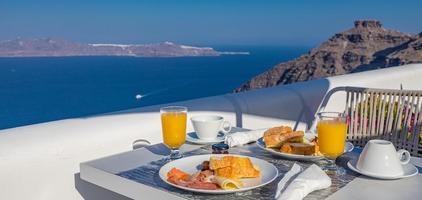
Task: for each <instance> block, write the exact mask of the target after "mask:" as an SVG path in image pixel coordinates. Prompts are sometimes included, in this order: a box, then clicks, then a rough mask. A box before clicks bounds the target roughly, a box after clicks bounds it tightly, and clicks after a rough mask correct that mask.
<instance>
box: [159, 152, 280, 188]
mask: <svg viewBox="0 0 422 200" xmlns="http://www.w3.org/2000/svg"><path fill="white" fill-rule="evenodd" d="M224 157H238V158H240V159H243V160H244V159H247V160H249V162H251V163H252V164H253V165H254V166H253V167H254V168H255V169H257V170H258V169H259V170H258V172H259V175H257V176H256V178H242V179H238V180H237V181H241V182H242V183H241V185H242V187H239V188H234V189H233V188H230V189H227V188H226V189H221V188H218V189H213V190H211V189H198V188H193V187H189V186H185V185H183V184H176V183H175V182H174V181H171V178H172V176H171V175H170V173H171V171H173V170H175V169H176V170H178V171H179V172H182V173H185V174H192V176H194V175H195V174H197V173H199V172H202V171H201V167H203V162H204V161H211V160H212V159H214V160H215V159H217V160H224ZM209 163H210V166H212V164H211V162H209ZM216 175H217V173H216ZM159 176H160V178H161V179H162V180H163V181H164V182H166V183H167V184H169V185H172V186H174V187H177V188H180V189H183V190H188V191H192V192H197V193H207V194H227V193H234V192H242V191H246V190H251V189H254V188H258V187H262V186H264V185H267V184H269V183H271V182H272V181H273V180H275V179H276V178H277V176H278V170H277V168H276V167H275V166H274V165H273V164H271V163H269V162H267V161H265V160H261V159H258V158H255V157H249V156H241V155H233V154H207V155H196V156H189V157H185V158H182V159H178V160H174V161H171V162H169V163H167V164H165V165H164V166H162V167H161V169H160V171H159ZM233 180H234V179H233ZM220 186H221V185H220Z"/></svg>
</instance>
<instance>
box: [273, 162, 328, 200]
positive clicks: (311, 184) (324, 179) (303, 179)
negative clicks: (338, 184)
mask: <svg viewBox="0 0 422 200" xmlns="http://www.w3.org/2000/svg"><path fill="white" fill-rule="evenodd" d="M292 168H293V167H292ZM283 179H284V177H283ZM283 179H282V181H283ZM330 186H331V179H330V177H328V176H327V174H326V173H325V172H324V171H322V169H321V168H319V167H318V166H317V165H315V164H312V165H311V166H309V167H308V168H307V169H306V170H305V171H303V172H302V173H300V174H299V175H298V176H297V177H296V178H295V179H294V180H293V181H292V182H291V183H290V185H288V186H287V188H286V190H284V192H283V193H281V195H280V196H279V197H277V196H276V198H277V200H300V199H303V198H305V197H306V195H308V194H309V193H311V192H313V191H315V190H320V189H325V188H328V187H330ZM282 189H283V188H279V187H278V188H277V191H278V190H282Z"/></svg>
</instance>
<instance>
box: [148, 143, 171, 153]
mask: <svg viewBox="0 0 422 200" xmlns="http://www.w3.org/2000/svg"><path fill="white" fill-rule="evenodd" d="M145 149H147V150H148V151H150V152H152V153H154V154H157V155H161V156H168V155H169V154H170V149H169V148H168V147H167V146H166V145H164V144H163V143H160V144H156V145H151V146H147V147H145Z"/></svg>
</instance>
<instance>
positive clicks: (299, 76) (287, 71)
mask: <svg viewBox="0 0 422 200" xmlns="http://www.w3.org/2000/svg"><path fill="white" fill-rule="evenodd" d="M418 62H422V33H421V34H419V35H411V34H406V33H401V32H398V31H394V30H387V29H385V28H383V27H382V25H381V23H380V22H379V21H376V20H362V21H355V24H354V27H353V28H352V29H349V30H347V31H344V32H341V33H337V34H335V35H334V36H332V37H331V38H330V39H329V40H328V41H326V42H324V43H322V44H321V46H319V47H317V48H314V49H312V50H311V51H309V52H308V53H307V54H305V55H302V56H300V57H299V58H297V59H295V60H292V61H289V62H285V63H280V64H278V65H276V66H274V67H273V68H272V69H270V70H268V71H266V72H264V73H262V74H260V75H258V76H256V77H254V78H252V79H251V80H250V81H248V82H247V83H245V84H243V85H242V86H240V87H239V88H237V89H236V90H235V92H240V91H246V90H251V89H257V88H264V87H271V86H275V85H278V84H289V83H294V82H300V81H307V80H312V79H319V78H324V77H329V76H334V75H341V74H347V73H353V72H360V71H366V70H371V69H378V68H385V67H391V66H397V65H403V64H409V63H418Z"/></svg>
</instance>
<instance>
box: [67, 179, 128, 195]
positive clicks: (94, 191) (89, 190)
mask: <svg viewBox="0 0 422 200" xmlns="http://www.w3.org/2000/svg"><path fill="white" fill-rule="evenodd" d="M74 177H75V188H76V190H77V191H78V192H79V194H80V195H81V196H82V198H83V199H85V200H130V198H127V197H125V196H122V195H120V194H117V193H115V192H112V191H110V190H107V189H104V188H102V187H99V186H97V185H94V184H92V183H89V182H86V181H84V180H82V179H81V177H80V174H79V173H77V174H75V175H74Z"/></svg>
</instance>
